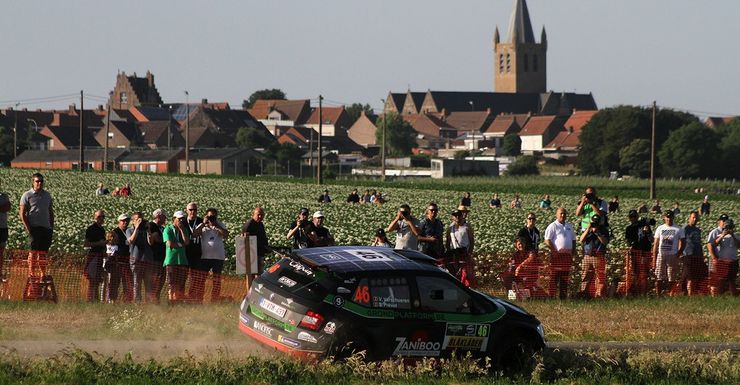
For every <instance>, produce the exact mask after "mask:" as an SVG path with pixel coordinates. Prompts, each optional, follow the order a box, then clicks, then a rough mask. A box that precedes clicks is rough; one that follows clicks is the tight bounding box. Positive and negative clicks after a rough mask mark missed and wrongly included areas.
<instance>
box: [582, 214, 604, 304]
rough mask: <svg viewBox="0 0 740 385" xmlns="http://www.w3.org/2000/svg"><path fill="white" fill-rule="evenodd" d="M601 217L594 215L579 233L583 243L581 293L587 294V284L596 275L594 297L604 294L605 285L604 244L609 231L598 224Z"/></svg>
mask: <svg viewBox="0 0 740 385" xmlns="http://www.w3.org/2000/svg"><path fill="white" fill-rule="evenodd" d="M599 223H601V218H599V216H598V215H594V216H593V217H592V218H591V226H589V228H588V229H587V230H586V231H584V232H582V233H581V238H580V241H581V243H582V244H583V262H581V295H583V296H587V295H588V293H587V290H588V284H589V283H590V282H591V279H593V275H594V274H595V275H596V283H595V285H596V293H595V295H594V297H596V298H601V297H603V296H604V288H605V287H606V245H607V244H608V243H609V231H608V230H607V229H606V227H604V226H602V225H600V224H599Z"/></svg>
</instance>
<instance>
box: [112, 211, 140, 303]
mask: <svg viewBox="0 0 740 385" xmlns="http://www.w3.org/2000/svg"><path fill="white" fill-rule="evenodd" d="M129 222H131V217H129V216H128V214H126V213H123V214H121V215H119V216H118V225H117V226H116V227H115V228H114V229H113V233H115V234H116V238H115V239H116V242H117V243H116V245H115V246H116V248H117V250H118V251H117V252H116V253H115V254H114V255H113V257H112V259H111V260H110V263H111V270H110V284H109V285H108V302H116V301H118V288H119V287H120V286H121V285H123V300H124V302H132V301H133V298H134V290H133V286H134V280H133V278H132V277H131V261H130V259H131V249H130V248H129V243H128V237H127V236H126V231H127V230H128V224H129ZM106 266H107V265H106Z"/></svg>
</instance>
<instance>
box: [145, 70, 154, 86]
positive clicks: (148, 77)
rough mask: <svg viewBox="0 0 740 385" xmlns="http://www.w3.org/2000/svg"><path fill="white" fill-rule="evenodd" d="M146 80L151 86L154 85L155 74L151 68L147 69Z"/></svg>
mask: <svg viewBox="0 0 740 385" xmlns="http://www.w3.org/2000/svg"><path fill="white" fill-rule="evenodd" d="M146 81H147V83H148V84H149V87H154V75H152V73H151V72H149V70H147V71H146Z"/></svg>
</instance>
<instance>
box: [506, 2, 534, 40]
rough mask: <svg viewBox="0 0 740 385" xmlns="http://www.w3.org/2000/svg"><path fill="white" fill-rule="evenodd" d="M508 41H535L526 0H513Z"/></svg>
mask: <svg viewBox="0 0 740 385" xmlns="http://www.w3.org/2000/svg"><path fill="white" fill-rule="evenodd" d="M509 43H535V41H534V32H533V31H532V22H531V21H530V20H529V10H528V9H527V2H526V0H514V11H513V12H512V13H511V18H510V19H509Z"/></svg>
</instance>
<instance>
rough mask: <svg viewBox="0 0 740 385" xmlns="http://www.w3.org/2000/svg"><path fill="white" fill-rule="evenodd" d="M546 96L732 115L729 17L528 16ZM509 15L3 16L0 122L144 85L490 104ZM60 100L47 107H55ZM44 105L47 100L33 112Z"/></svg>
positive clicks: (286, 2) (656, 8)
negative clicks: (130, 79)
mask: <svg viewBox="0 0 740 385" xmlns="http://www.w3.org/2000/svg"><path fill="white" fill-rule="evenodd" d="M527 4H528V7H529V13H530V17H531V20H532V25H533V28H534V32H535V36H536V38H537V39H538V40H539V36H540V31H541V30H542V26H543V25H544V26H545V28H546V30H547V37H548V57H547V61H548V68H547V71H548V74H547V76H548V88H549V89H551V90H555V91H569V92H573V91H576V92H581V93H588V92H591V93H593V95H594V97H595V99H596V102H597V104H598V106H599V107H600V108H604V107H609V106H614V105H619V104H632V105H649V104H651V103H652V101H653V100H655V101H657V103H658V105H660V106H663V107H670V108H674V109H680V110H688V111H690V112H693V113H695V114H697V115H699V116H707V115H715V116H716V115H740V90H739V87H738V86H739V85H740V71H738V67H739V66H738V64H740V50H739V49H737V47H738V46H739V45H738V42H737V41H736V40H735V39H740V23H737V15H740V1H737V0H712V1H701V2H700V1H696V0H620V1H614V0H557V1H555V0H529V1H527ZM512 5H513V0H458V1H449V0H448V1H442V0H373V1H359V0H315V1H307V0H261V1H255V0H241V1H229V0H221V1H214V2H205V1H191V0H178V1H164V0H149V1H144V0H131V1H117V2H110V1H94V0H85V1H83V0H67V1H12V2H6V3H5V4H3V12H2V13H1V14H0V36H2V56H0V57H1V58H2V59H1V60H0V108H6V107H9V106H14V105H15V104H16V103H20V105H19V108H23V107H26V108H29V109H36V108H64V107H66V106H68V105H69V104H71V103H75V102H76V103H78V104H79V92H80V90H84V91H85V94H86V95H88V96H87V97H86V98H85V107H86V108H88V106H90V107H92V106H96V105H98V104H103V103H105V99H106V98H107V95H108V93H109V92H110V91H111V90H112V89H113V87H114V85H115V79H116V74H117V72H118V71H125V72H126V73H127V74H133V73H134V72H135V73H136V74H137V75H138V76H143V75H144V74H145V73H146V71H147V70H150V71H151V72H152V73H153V74H154V76H155V83H156V86H157V88H158V90H159V92H160V95H161V96H162V98H163V100H164V101H165V102H167V103H170V102H172V103H174V102H183V101H185V90H187V91H188V93H189V100H190V101H191V102H193V101H200V100H201V99H203V98H207V99H208V100H209V101H211V102H221V101H227V102H229V103H231V105H232V108H238V107H239V106H240V105H241V102H242V100H244V99H247V98H248V97H249V95H250V94H251V93H252V92H254V91H256V90H259V89H264V88H280V89H282V90H283V91H284V92H285V93H286V94H287V96H288V98H291V99H316V98H318V95H319V94H321V95H323V96H324V98H325V104H326V105H339V104H347V105H348V104H351V103H355V102H360V103H363V104H364V103H367V104H370V105H371V106H373V107H374V108H376V109H380V108H381V107H382V102H381V99H384V98H385V97H386V96H387V94H388V92H389V91H393V92H406V90H407V89H411V90H412V91H417V92H425V91H427V90H430V89H431V90H435V91H493V64H492V63H493V45H492V39H493V33H494V29H495V28H496V26H498V28H499V31H500V32H501V34H502V39H506V38H507V36H506V35H507V30H508V21H509V16H510V14H511V11H512ZM57 96H58V97H57ZM41 98H46V99H43V100H39V99H41Z"/></svg>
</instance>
